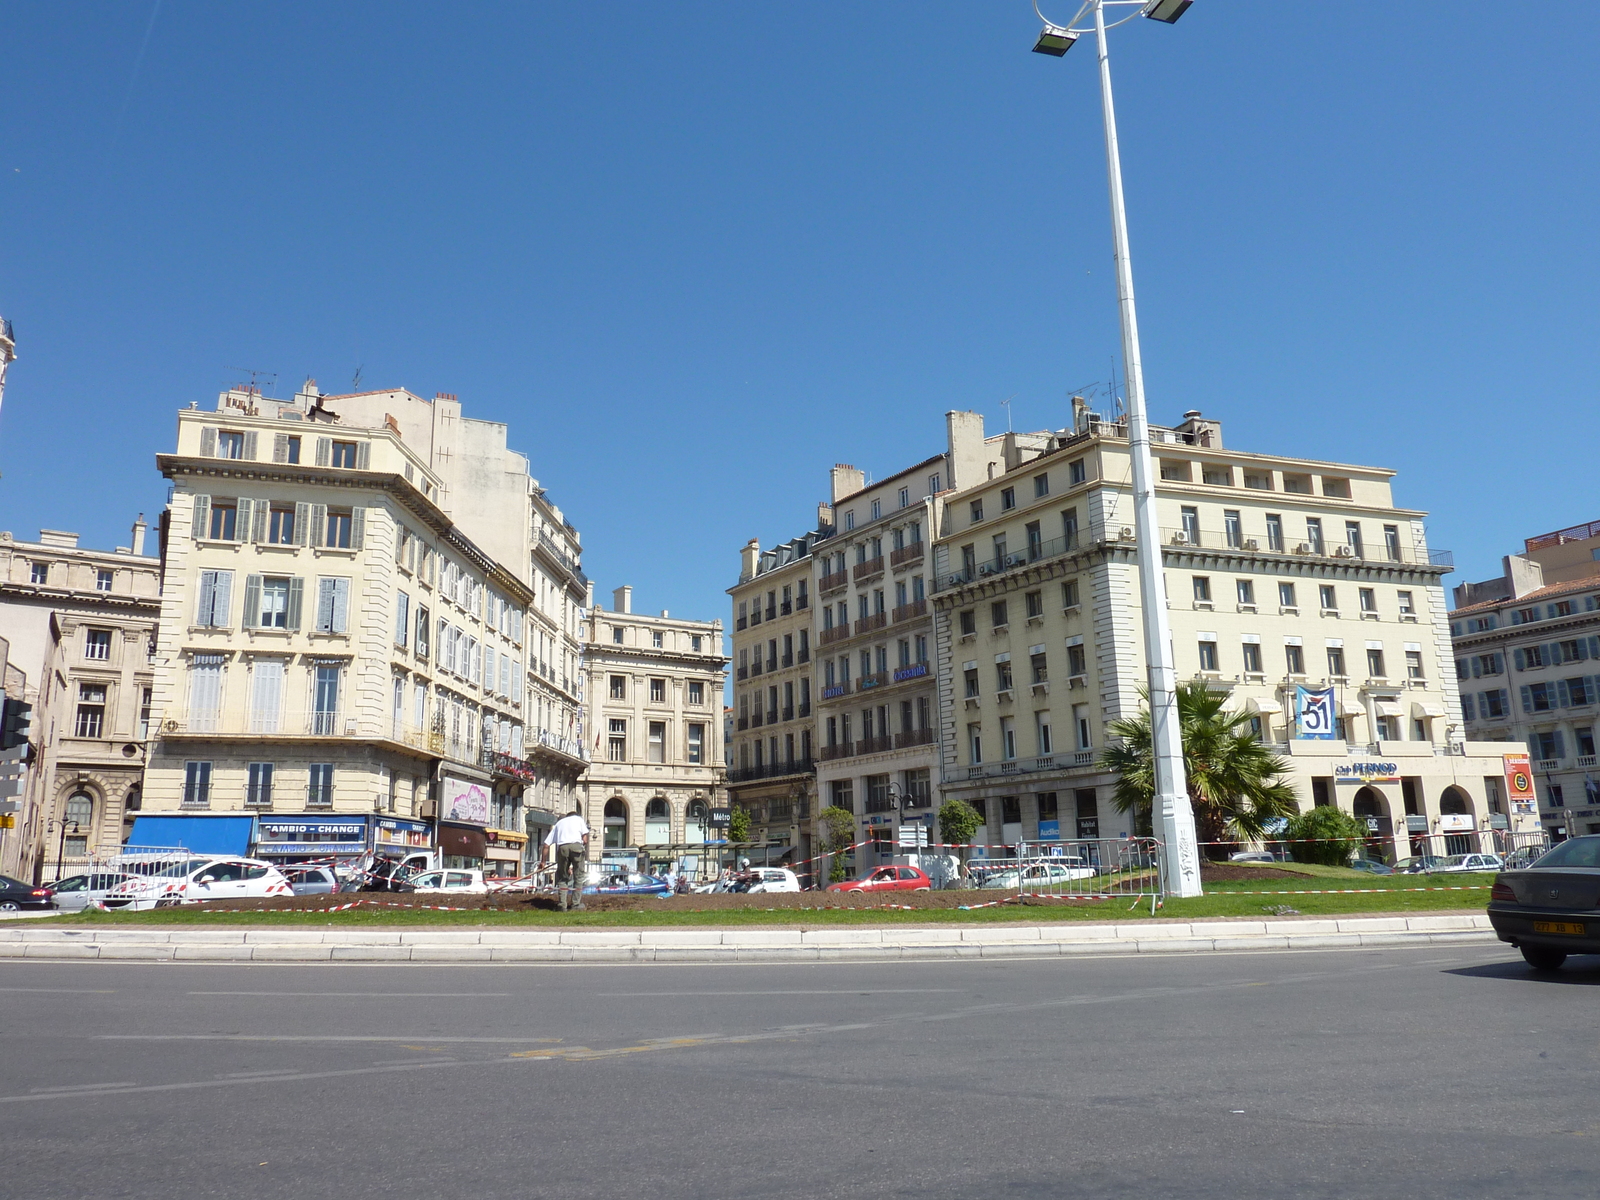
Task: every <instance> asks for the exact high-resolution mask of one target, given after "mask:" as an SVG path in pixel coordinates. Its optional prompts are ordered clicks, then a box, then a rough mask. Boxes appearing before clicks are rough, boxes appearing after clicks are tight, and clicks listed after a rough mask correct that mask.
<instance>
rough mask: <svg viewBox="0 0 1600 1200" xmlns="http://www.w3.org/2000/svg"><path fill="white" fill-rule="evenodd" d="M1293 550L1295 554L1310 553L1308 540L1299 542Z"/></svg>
mask: <svg viewBox="0 0 1600 1200" xmlns="http://www.w3.org/2000/svg"><path fill="white" fill-rule="evenodd" d="M1294 552H1295V553H1296V554H1310V553H1311V543H1310V542H1301V543H1300V544H1299V545H1298V546H1296V547H1295V548H1294Z"/></svg>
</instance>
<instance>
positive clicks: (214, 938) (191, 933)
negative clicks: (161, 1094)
mask: <svg viewBox="0 0 1600 1200" xmlns="http://www.w3.org/2000/svg"><path fill="white" fill-rule="evenodd" d="M1493 941H1495V936H1494V931H1493V929H1491V928H1490V925H1489V918H1488V917H1487V916H1486V915H1484V914H1481V913H1452V914H1438V915H1433V916H1415V917H1345V918H1308V919H1306V920H1299V921H1296V920H1269V921H1193V922H1181V921H1174V922H1165V921H1163V922H1143V923H1132V924H1106V925H1091V924H1082V925H1078V924H1057V925H1017V926H1005V927H1002V926H986V927H982V928H952V927H942V928H941V927H933V928H928V927H924V928H904V929H902V928H887V929H860V928H843V929H837V928H827V929H748V928H746V929H713V928H706V929H607V930H584V929H573V930H558V929H528V930H516V929H482V930H475V929H462V930H422V929H418V930H403V929H399V930H389V931H384V930H365V929H351V930H328V931H323V930H315V929H281V930H280V929H261V928H255V929H252V928H239V929H160V928H156V927H144V928H139V929H84V930H75V929H74V930H67V929H39V928H27V927H13V928H4V929H0V960H5V959H19V958H20V959H28V960H38V959H57V960H63V959H72V960H75V961H82V960H84V959H104V960H106V961H114V962H261V963H264V962H275V963H301V962H349V963H375V962H383V963H391V962H416V963H462V962H478V963H482V962H488V963H499V962H514V963H541V962H544V963H580V962H583V963H641V962H657V963H678V964H687V963H729V962H732V963H740V962H765V963H791V962H868V961H883V960H891V959H913V960H928V959H952V958H986V959H989V958H1021V957H1026V958H1032V959H1037V958H1050V957H1073V956H1078V955H1085V954H1185V953H1188V954H1193V953H1203V952H1206V951H1219V950H1220V951H1239V950H1327V949H1350V948H1357V947H1362V946H1402V945H1410V946H1417V945H1444V944H1449V945H1461V944H1464V943H1465V944H1483V943H1488V942H1493Z"/></svg>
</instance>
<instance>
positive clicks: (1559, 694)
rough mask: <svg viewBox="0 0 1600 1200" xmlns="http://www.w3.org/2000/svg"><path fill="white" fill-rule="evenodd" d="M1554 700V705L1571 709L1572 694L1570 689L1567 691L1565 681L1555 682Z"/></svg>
mask: <svg viewBox="0 0 1600 1200" xmlns="http://www.w3.org/2000/svg"><path fill="white" fill-rule="evenodd" d="M1555 699H1556V703H1557V704H1559V705H1560V706H1561V707H1562V708H1571V707H1572V693H1571V691H1570V689H1568V687H1567V681H1566V680H1565V679H1558V680H1556V696H1555Z"/></svg>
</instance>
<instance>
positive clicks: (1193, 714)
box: [1100, 679, 1299, 857]
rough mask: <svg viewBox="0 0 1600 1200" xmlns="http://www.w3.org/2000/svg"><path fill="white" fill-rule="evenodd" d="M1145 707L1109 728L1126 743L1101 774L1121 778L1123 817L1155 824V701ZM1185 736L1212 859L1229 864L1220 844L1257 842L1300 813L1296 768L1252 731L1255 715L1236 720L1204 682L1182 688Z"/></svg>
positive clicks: (1194, 800)
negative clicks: (1292, 776) (1291, 777)
mask: <svg viewBox="0 0 1600 1200" xmlns="http://www.w3.org/2000/svg"><path fill="white" fill-rule="evenodd" d="M1140 695H1142V696H1143V697H1144V699H1145V707H1144V709H1143V710H1141V711H1140V713H1139V715H1138V716H1136V717H1131V718H1124V719H1122V720H1120V721H1113V722H1111V724H1110V725H1109V726H1108V727H1107V728H1108V729H1109V731H1110V733H1111V735H1112V737H1114V738H1118V739H1120V741H1119V742H1118V743H1117V744H1114V745H1112V746H1111V747H1110V748H1109V749H1108V750H1107V751H1106V752H1105V754H1104V755H1103V756H1102V757H1101V759H1100V763H1101V766H1103V767H1105V768H1106V769H1107V770H1111V771H1115V772H1116V773H1117V787H1116V791H1115V793H1114V794H1113V796H1112V803H1114V804H1115V805H1116V806H1117V808H1118V809H1119V810H1120V811H1121V812H1125V813H1126V812H1132V813H1134V814H1135V815H1138V816H1143V817H1145V818H1146V819H1148V818H1149V815H1150V810H1151V803H1152V798H1153V797H1154V795H1155V768H1154V765H1153V764H1152V761H1151V753H1150V743H1151V736H1150V707H1149V702H1150V693H1149V692H1148V691H1145V690H1143V689H1141V691H1140ZM1177 696H1178V728H1179V730H1180V731H1181V733H1182V736H1183V767H1184V773H1185V775H1186V776H1187V778H1188V784H1189V803H1190V804H1191V805H1192V806H1193V807H1194V822H1195V832H1196V833H1197V834H1198V835H1199V839H1200V842H1201V843H1202V845H1205V844H1206V843H1211V845H1209V846H1207V850H1208V851H1209V853H1211V854H1214V855H1216V856H1218V857H1220V856H1221V853H1222V846H1220V845H1217V844H1216V843H1224V842H1228V841H1235V840H1244V841H1256V840H1258V839H1260V838H1261V837H1263V836H1264V835H1265V834H1266V831H1267V822H1268V821H1270V820H1272V819H1273V818H1276V817H1290V816H1293V815H1294V814H1295V813H1297V812H1298V811H1299V805H1298V804H1297V803H1296V801H1295V794H1294V788H1293V787H1292V786H1291V785H1290V784H1289V783H1288V781H1287V780H1285V779H1284V778H1283V776H1284V775H1286V774H1287V773H1288V770H1289V764H1288V763H1286V762H1284V760H1283V759H1281V758H1279V757H1278V756H1277V755H1275V754H1273V753H1272V752H1271V751H1269V750H1268V749H1267V748H1266V747H1265V746H1263V745H1262V744H1261V742H1260V740H1259V739H1258V738H1257V737H1256V735H1255V734H1254V733H1252V732H1251V731H1250V729H1249V721H1250V715H1249V714H1248V713H1242V712H1230V711H1229V710H1228V709H1227V708H1226V707H1224V704H1225V697H1224V696H1223V695H1221V694H1220V693H1217V692H1213V691H1211V690H1210V689H1209V688H1208V687H1207V686H1206V683H1205V681H1204V680H1200V679H1197V680H1194V681H1192V682H1190V683H1183V684H1179V685H1178V689H1177Z"/></svg>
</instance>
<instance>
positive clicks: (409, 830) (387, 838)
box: [372, 817, 433, 858]
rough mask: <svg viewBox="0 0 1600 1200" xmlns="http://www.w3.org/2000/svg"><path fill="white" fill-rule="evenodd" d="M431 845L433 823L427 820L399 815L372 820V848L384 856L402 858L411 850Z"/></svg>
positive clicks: (423, 848) (427, 847)
mask: <svg viewBox="0 0 1600 1200" xmlns="http://www.w3.org/2000/svg"><path fill="white" fill-rule="evenodd" d="M432 846H433V825H432V823H431V822H428V821H406V820H401V819H400V818H399V817H376V818H374V820H373V831H372V849H373V851H374V852H375V853H378V854H381V855H383V856H384V857H386V858H402V857H404V856H405V855H406V854H407V853H409V852H410V851H413V850H428V849H431V848H432Z"/></svg>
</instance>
